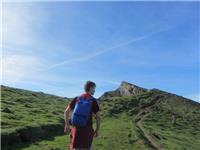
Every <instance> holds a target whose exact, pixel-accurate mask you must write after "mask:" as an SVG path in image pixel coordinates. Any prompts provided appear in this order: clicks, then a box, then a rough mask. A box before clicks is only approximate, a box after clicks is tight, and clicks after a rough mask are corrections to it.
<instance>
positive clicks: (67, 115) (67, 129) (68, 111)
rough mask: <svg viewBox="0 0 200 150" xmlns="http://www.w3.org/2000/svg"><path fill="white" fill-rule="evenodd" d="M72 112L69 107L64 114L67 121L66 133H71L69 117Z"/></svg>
mask: <svg viewBox="0 0 200 150" xmlns="http://www.w3.org/2000/svg"><path fill="white" fill-rule="evenodd" d="M70 111H71V108H70V106H69V105H68V106H67V108H66V110H65V112H64V119H65V128H64V132H65V133H66V132H68V131H69V115H70Z"/></svg>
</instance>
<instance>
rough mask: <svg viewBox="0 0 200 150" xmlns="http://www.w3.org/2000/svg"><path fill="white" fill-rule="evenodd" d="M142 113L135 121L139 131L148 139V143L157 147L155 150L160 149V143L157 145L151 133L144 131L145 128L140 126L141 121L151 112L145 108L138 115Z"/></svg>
mask: <svg viewBox="0 0 200 150" xmlns="http://www.w3.org/2000/svg"><path fill="white" fill-rule="evenodd" d="M142 113H145V114H144V115H142V118H140V119H139V120H138V121H137V122H136V126H137V127H138V128H139V129H140V131H141V132H142V133H143V135H144V137H145V138H146V139H147V140H148V142H149V143H150V145H151V146H152V147H153V148H155V149H157V150H161V147H160V145H158V144H157V143H156V142H155V141H154V140H153V138H152V137H151V135H149V134H148V133H147V131H146V129H145V128H144V127H143V126H142V121H143V120H144V119H145V117H147V116H148V115H150V114H151V112H150V111H149V109H146V110H144V111H142V112H140V113H139V114H138V115H137V117H138V116H140V115H141V114H142Z"/></svg>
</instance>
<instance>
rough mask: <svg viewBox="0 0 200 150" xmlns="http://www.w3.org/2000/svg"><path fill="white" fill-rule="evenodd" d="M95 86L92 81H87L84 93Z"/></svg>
mask: <svg viewBox="0 0 200 150" xmlns="http://www.w3.org/2000/svg"><path fill="white" fill-rule="evenodd" d="M94 86H96V84H95V83H94V82H92V81H87V82H86V83H85V85H84V89H85V92H89V90H90V88H91V87H94Z"/></svg>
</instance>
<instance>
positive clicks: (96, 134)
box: [94, 112, 100, 137]
mask: <svg viewBox="0 0 200 150" xmlns="http://www.w3.org/2000/svg"><path fill="white" fill-rule="evenodd" d="M94 116H95V119H96V130H95V132H94V133H95V135H94V136H95V137H97V136H98V133H99V129H100V113H99V112H97V113H96V114H94Z"/></svg>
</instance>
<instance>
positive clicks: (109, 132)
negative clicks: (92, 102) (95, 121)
mask: <svg viewBox="0 0 200 150" xmlns="http://www.w3.org/2000/svg"><path fill="white" fill-rule="evenodd" d="M140 142H141V140H140V137H139V135H138V133H137V131H136V127H135V125H133V122H132V120H131V118H129V117H128V116H127V115H126V114H120V115H119V116H118V117H116V118H115V117H111V118H105V119H103V120H102V124H101V130H100V133H99V136H98V137H97V138H94V141H93V145H92V147H93V149H94V150H95V149H98V150H101V149H102V150H107V149H126V150H132V149H133V148H135V149H145V148H146V145H145V144H144V143H140ZM68 147H69V135H62V136H56V137H55V138H54V139H51V140H42V141H40V142H36V143H33V144H30V145H26V147H25V148H23V145H19V146H18V148H17V147H16V146H15V147H14V148H13V149H15V150H18V149H19V150H20V149H22V150H35V149H42V150H50V149H60V150H67V149H68Z"/></svg>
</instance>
